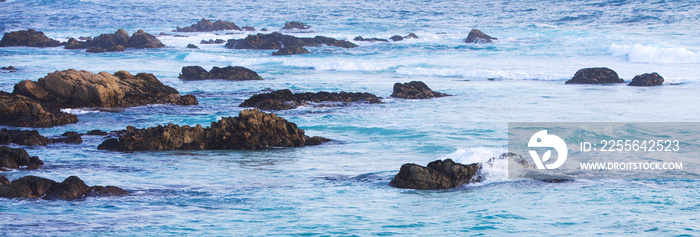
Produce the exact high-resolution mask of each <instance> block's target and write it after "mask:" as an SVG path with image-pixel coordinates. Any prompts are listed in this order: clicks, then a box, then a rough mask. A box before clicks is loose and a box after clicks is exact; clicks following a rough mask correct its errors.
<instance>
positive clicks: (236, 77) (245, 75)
mask: <svg viewBox="0 0 700 237" xmlns="http://www.w3.org/2000/svg"><path fill="white" fill-rule="evenodd" d="M178 78H180V79H186V80H206V79H224V80H233V81H242V80H262V79H263V78H262V77H260V76H259V75H258V73H256V72H255V71H253V70H250V69H248V68H245V67H232V66H228V67H223V68H219V67H214V68H212V69H211V71H208V72H207V70H206V69H204V68H202V67H200V66H187V67H183V68H182V73H180V76H178Z"/></svg>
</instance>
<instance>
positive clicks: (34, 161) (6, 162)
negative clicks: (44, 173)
mask: <svg viewBox="0 0 700 237" xmlns="http://www.w3.org/2000/svg"><path fill="white" fill-rule="evenodd" d="M42 165H44V162H43V161H41V159H39V157H37V156H29V153H27V151H26V150H24V149H22V148H10V147H7V146H0V171H6V170H5V168H9V169H17V168H20V167H25V166H26V167H27V169H28V170H35V169H39V166H42Z"/></svg>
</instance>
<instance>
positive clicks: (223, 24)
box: [175, 19, 241, 32]
mask: <svg viewBox="0 0 700 237" xmlns="http://www.w3.org/2000/svg"><path fill="white" fill-rule="evenodd" d="M220 30H241V28H239V27H238V26H237V25H236V23H233V22H228V21H222V20H218V21H215V22H214V23H212V22H211V21H210V20H207V19H202V20H201V21H199V22H197V23H196V24H194V25H191V26H188V27H185V28H180V27H177V28H176V29H175V31H177V32H207V31H220Z"/></svg>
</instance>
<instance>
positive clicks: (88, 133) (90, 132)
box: [85, 129, 108, 136]
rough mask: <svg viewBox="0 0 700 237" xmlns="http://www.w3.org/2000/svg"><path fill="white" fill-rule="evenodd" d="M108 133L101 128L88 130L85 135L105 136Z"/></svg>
mask: <svg viewBox="0 0 700 237" xmlns="http://www.w3.org/2000/svg"><path fill="white" fill-rule="evenodd" d="M107 134H108V133H107V132H105V131H102V130H97V129H95V130H90V131H89V132H87V133H85V135H91V136H106V135H107Z"/></svg>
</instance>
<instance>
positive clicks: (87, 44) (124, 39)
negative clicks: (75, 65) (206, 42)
mask: <svg viewBox="0 0 700 237" xmlns="http://www.w3.org/2000/svg"><path fill="white" fill-rule="evenodd" d="M162 47H165V45H163V43H161V42H160V40H158V38H156V37H155V36H153V35H151V34H148V33H146V32H145V31H143V30H138V31H136V32H134V34H133V35H132V36H131V37H129V33H127V32H126V31H125V30H123V29H119V30H117V32H115V33H114V34H101V35H100V36H97V37H95V38H94V39H91V38H85V41H78V40H76V39H74V38H70V39H68V42H66V43H65V48H66V49H84V48H87V49H88V50H87V51H86V52H89V53H102V52H114V51H124V50H125V49H126V48H135V49H145V48H162Z"/></svg>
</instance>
